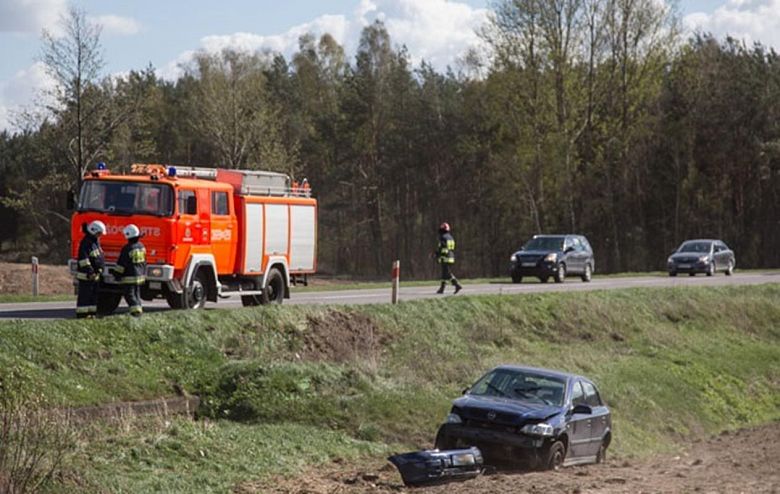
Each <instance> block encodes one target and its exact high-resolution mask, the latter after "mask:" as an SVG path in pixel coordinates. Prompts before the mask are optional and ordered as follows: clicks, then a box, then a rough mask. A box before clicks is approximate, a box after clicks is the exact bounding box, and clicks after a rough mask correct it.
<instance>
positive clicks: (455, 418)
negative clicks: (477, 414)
mask: <svg viewBox="0 0 780 494" xmlns="http://www.w3.org/2000/svg"><path fill="white" fill-rule="evenodd" d="M444 422H445V423H447V424H462V423H463V419H461V418H460V415H458V414H457V413H451V414H449V415H447V419H446V420H445V421H444Z"/></svg>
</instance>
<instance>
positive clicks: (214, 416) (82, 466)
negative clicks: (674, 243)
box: [0, 284, 780, 492]
mask: <svg viewBox="0 0 780 494" xmlns="http://www.w3.org/2000/svg"><path fill="white" fill-rule="evenodd" d="M779 301H780V285H778V284H772V285H763V286H752V287H728V288H681V289H635V290H621V291H602V292H583V293H570V294H566V296H565V297H562V296H561V295H560V294H539V295H521V296H503V297H502V296H482V297H461V298H454V297H453V298H448V299H440V300H435V301H420V302H414V303H405V304H402V305H400V306H390V305H377V306H363V307H359V308H358V307H341V308H328V307H319V306H318V307H301V306H283V307H263V308H257V309H242V310H233V311H225V310H213V311H205V312H176V313H167V314H154V315H149V316H144V317H143V318H141V319H140V320H135V319H130V318H127V317H115V318H108V319H102V320H95V321H86V322H81V321H56V322H51V321H49V322H37V321H35V322H14V323H0V377H2V376H5V377H6V378H7V377H8V376H15V378H16V379H17V380H18V379H22V380H25V381H26V382H27V386H28V387H29V388H30V389H36V390H39V391H41V392H42V393H45V395H46V396H47V397H48V398H49V399H50V400H51V401H52V402H54V403H58V404H62V405H68V406H73V405H85V404H95V403H104V402H108V401H112V400H133V399H142V398H150V397H155V396H161V395H169V394H173V391H172V390H173V388H174V387H181V388H184V389H185V390H187V391H188V392H191V393H197V394H200V395H201V396H202V398H203V399H204V405H203V407H202V410H201V416H202V417H208V418H209V420H200V421H196V422H192V421H189V420H186V419H173V420H170V419H166V418H165V417H158V418H153V419H148V420H128V421H126V422H125V423H123V424H122V427H116V426H112V427H102V428H101V427H98V428H91V429H88V430H86V431H85V432H84V433H83V439H82V441H80V442H79V445H78V449H77V451H76V452H75V454H74V456H72V457H71V458H70V460H69V462H68V464H67V469H68V471H69V472H70V475H67V476H66V478H76V479H79V480H78V483H79V484H78V485H79V488H80V489H85V490H94V489H97V488H98V486H100V487H101V488H102V489H108V490H110V491H134V492H140V491H150V490H170V491H198V492H203V491H208V490H217V491H225V490H228V489H230V488H231V487H232V486H235V485H236V484H237V483H240V482H242V481H250V480H253V479H258V478H264V477H267V476H269V475H274V474H278V473H290V472H294V471H296V469H297V468H298V467H300V466H303V465H306V464H312V463H319V462H323V461H327V460H328V459H332V458H336V457H339V458H346V459H349V458H355V457H358V456H361V455H380V454H385V453H387V452H388V451H390V450H397V449H401V448H417V447H427V446H430V445H431V443H432V440H433V435H434V433H435V430H436V427H437V425H438V423H439V422H440V421H441V420H442V418H443V417H444V416H445V415H446V413H447V411H448V408H449V403H450V400H451V399H452V398H454V397H456V396H457V395H458V394H459V392H460V390H461V389H463V388H464V387H465V386H466V385H468V384H469V383H471V382H472V381H474V380H475V379H476V378H477V377H479V376H480V374H481V373H482V372H483V371H485V370H486V369H488V368H489V367H491V366H493V365H496V364H499V363H524V364H530V365H537V366H544V367H552V368H557V369H564V370H568V371H573V372H579V373H582V374H585V375H587V376H589V377H591V378H593V379H594V380H595V381H596V382H597V383H598V384H599V385H600V389H601V391H602V394H603V396H604V398H605V399H606V400H607V402H608V403H609V405H610V406H611V408H612V410H613V413H614V417H615V418H614V427H615V435H614V442H613V445H614V446H613V448H614V449H613V451H614V452H615V453H616V454H618V455H642V454H647V453H653V452H658V451H663V450H669V449H671V448H673V447H674V445H675V441H677V440H679V439H681V438H684V437H685V436H689V435H698V434H702V433H712V432H717V431H720V430H723V429H729V428H736V427H742V426H746V425H752V424H760V423H765V422H768V421H771V420H777V419H780V303H778V302H779ZM66 487H72V486H70V485H67V486H66Z"/></svg>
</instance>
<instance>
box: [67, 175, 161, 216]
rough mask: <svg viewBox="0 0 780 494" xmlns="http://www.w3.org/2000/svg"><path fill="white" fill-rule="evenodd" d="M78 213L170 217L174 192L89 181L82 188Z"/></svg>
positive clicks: (158, 187) (135, 184)
mask: <svg viewBox="0 0 780 494" xmlns="http://www.w3.org/2000/svg"><path fill="white" fill-rule="evenodd" d="M78 210H79V211H98V212H101V213H114V214H127V215H131V214H149V215H153V216H170V215H171V214H173V191H172V190H171V187H170V186H168V185H163V184H151V183H142V182H118V181H108V180H106V181H101V180H89V181H87V182H84V186H83V187H82V188H81V197H80V198H79V207H78Z"/></svg>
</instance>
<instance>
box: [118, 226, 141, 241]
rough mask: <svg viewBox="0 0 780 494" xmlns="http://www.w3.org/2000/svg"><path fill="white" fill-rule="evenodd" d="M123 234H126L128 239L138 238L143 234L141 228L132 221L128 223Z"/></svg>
mask: <svg viewBox="0 0 780 494" xmlns="http://www.w3.org/2000/svg"><path fill="white" fill-rule="evenodd" d="M122 234H123V235H124V236H125V238H126V239H128V240H129V239H131V238H136V237H140V236H141V230H139V229H138V227H137V226H135V225H134V224H132V223H130V224H129V225H127V226H126V227H125V228H124V229H123V230H122Z"/></svg>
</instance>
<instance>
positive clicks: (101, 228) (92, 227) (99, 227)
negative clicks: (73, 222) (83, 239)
mask: <svg viewBox="0 0 780 494" xmlns="http://www.w3.org/2000/svg"><path fill="white" fill-rule="evenodd" d="M87 231H88V232H89V233H91V234H92V235H105V234H106V225H105V223H103V222H102V221H100V220H95V221H93V222H92V223H90V224H89V225H87Z"/></svg>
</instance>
